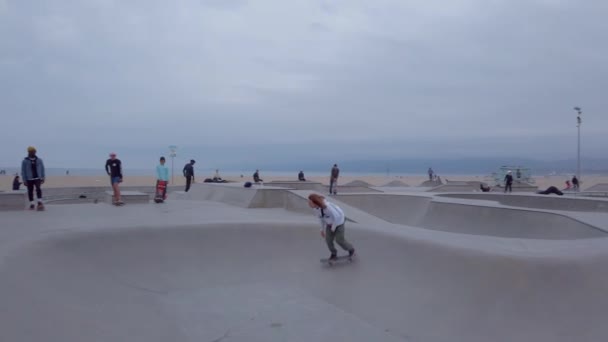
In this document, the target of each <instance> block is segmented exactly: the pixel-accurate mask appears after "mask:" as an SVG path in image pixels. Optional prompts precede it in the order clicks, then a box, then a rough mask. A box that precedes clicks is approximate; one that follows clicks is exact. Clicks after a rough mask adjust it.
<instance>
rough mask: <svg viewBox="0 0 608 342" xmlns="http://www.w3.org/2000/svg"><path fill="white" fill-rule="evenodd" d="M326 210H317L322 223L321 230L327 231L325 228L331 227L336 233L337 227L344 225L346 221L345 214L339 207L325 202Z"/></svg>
mask: <svg viewBox="0 0 608 342" xmlns="http://www.w3.org/2000/svg"><path fill="white" fill-rule="evenodd" d="M325 206H326V208H324V209H321V208H315V210H316V211H317V216H318V217H319V220H320V221H321V230H322V231H323V230H325V227H326V226H328V225H330V226H331V231H332V232H333V231H335V230H336V227H337V226H340V225H343V224H344V221H345V219H346V218H345V216H344V212H343V211H342V209H340V207H338V206H337V205H335V204H333V203H331V202H329V201H327V200H325Z"/></svg>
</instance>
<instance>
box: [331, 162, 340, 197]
mask: <svg viewBox="0 0 608 342" xmlns="http://www.w3.org/2000/svg"><path fill="white" fill-rule="evenodd" d="M339 176H340V169H339V168H338V164H334V167H332V168H331V175H330V178H329V194H330V195H331V194H334V195H337V194H338V177H339Z"/></svg>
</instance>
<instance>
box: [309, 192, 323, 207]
mask: <svg viewBox="0 0 608 342" xmlns="http://www.w3.org/2000/svg"><path fill="white" fill-rule="evenodd" d="M308 199H309V200H310V201H312V203H314V204H316V205H317V206H318V207H321V208H325V203H324V200H325V197H323V196H321V195H318V194H310V195H309V196H308Z"/></svg>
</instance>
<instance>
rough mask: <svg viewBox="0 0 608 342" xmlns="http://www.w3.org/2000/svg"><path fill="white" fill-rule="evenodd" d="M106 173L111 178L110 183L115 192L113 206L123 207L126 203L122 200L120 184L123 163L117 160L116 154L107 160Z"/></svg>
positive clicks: (111, 154) (112, 154)
mask: <svg viewBox="0 0 608 342" xmlns="http://www.w3.org/2000/svg"><path fill="white" fill-rule="evenodd" d="M106 172H107V173H108V176H110V183H111V184H112V190H113V191H114V196H113V201H112V204H114V205H123V204H124V202H123V201H122V200H121V198H120V188H119V184H120V183H122V162H121V161H120V159H118V158H116V153H114V152H112V153H110V159H108V160H106Z"/></svg>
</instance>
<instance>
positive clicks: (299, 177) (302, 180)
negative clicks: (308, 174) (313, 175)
mask: <svg viewBox="0 0 608 342" xmlns="http://www.w3.org/2000/svg"><path fill="white" fill-rule="evenodd" d="M298 180H299V181H300V182H306V178H304V171H300V173H298Z"/></svg>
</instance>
